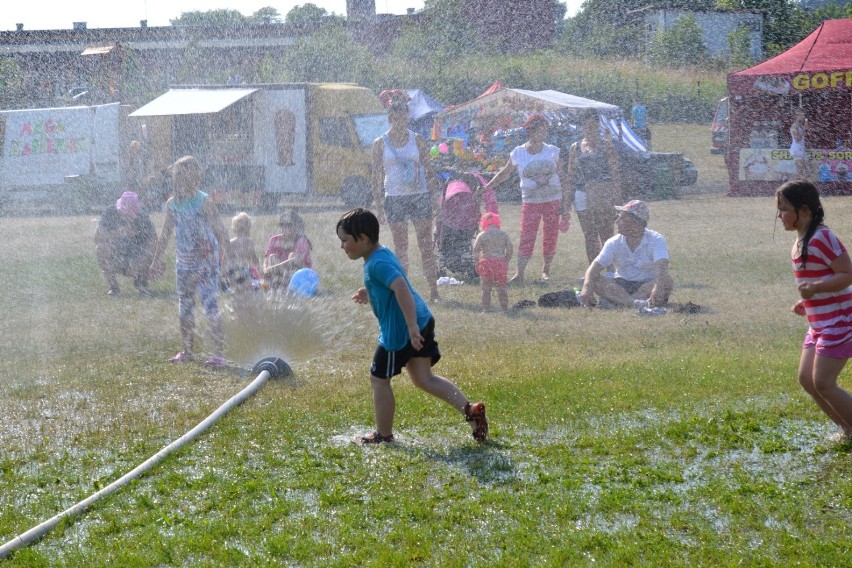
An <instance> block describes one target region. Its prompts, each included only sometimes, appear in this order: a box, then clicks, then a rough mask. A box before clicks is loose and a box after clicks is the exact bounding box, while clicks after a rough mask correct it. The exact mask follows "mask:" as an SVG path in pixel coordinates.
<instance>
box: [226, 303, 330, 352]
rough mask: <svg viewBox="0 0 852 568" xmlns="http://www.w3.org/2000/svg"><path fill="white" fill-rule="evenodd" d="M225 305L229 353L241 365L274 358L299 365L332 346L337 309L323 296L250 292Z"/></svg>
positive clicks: (227, 350)
mask: <svg viewBox="0 0 852 568" xmlns="http://www.w3.org/2000/svg"><path fill="white" fill-rule="evenodd" d="M223 304H224V305H223V309H222V316H223V317H222V321H223V327H224V330H225V354H226V356H227V357H228V359H231V360H233V361H236V362H237V363H240V364H251V362H253V361H257V360H259V359H261V358H263V357H268V356H273V355H280V356H282V357H284V358H285V359H286V360H287V361H289V362H291V363H298V362H303V361H306V360H308V359H310V358H311V357H313V356H315V355H317V354H318V353H320V352H322V351H323V350H325V349H327V348H328V347H329V346H330V345H331V344H332V336H333V330H334V329H335V326H334V325H332V323H333V322H334V321H335V317H334V312H335V308H334V307H332V306H331V305H330V304H331V303H330V301H328V299H327V298H323V297H322V296H319V297H310V298H306V297H303V296H300V295H294V294H279V293H275V292H269V293H266V292H247V293H238V294H232V295H230V296H228V297H227V299H225V301H224V302H223Z"/></svg>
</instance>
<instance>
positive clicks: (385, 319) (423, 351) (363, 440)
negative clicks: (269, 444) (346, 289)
mask: <svg viewBox="0 0 852 568" xmlns="http://www.w3.org/2000/svg"><path fill="white" fill-rule="evenodd" d="M336 230H337V237H338V238H339V239H340V248H342V249H343V250H344V252H345V253H346V256H348V257H349V258H350V259H352V260H357V259H359V258H362V259H364V287H363V288H359V289H358V291H357V292H356V293H355V294H354V295H353V296H352V299H353V300H355V302H356V303H358V304H366V303H369V304H370V306H371V307H372V309H373V314H375V316H376V319H377V320H378V322H379V332H380V333H379V345H378V347H377V348H376V353H375V355H374V356H373V364H372V366H371V367H370V386H371V388H372V390H373V410H374V413H375V419H376V431H375V432H373V433H372V434H367V435H364V436H357V437H356V438H355V441H356V442H357V443H359V444H379V443H382V442H393V415H394V408H395V399H394V394H393V389H392V388H391V384H390V379H391V378H392V377H394V376H396V375H398V374H400V373H401V372H402V369H403V368H404V369H405V370H406V371H408V375H409V376H410V377H411V381H412V382H413V383H414V386H416V387H417V388H420V389H423V390H424V391H426V392H428V393H429V394H431V395H432V396H435V397H437V398H440V399H441V400H443V401H445V402H446V403H448V404H450V405H452V406H454V407H455V408H456V409H457V410H458V411H459V412H461V413H462V414H463V415H464V417H465V420H467V421H468V422H470V423H471V426H472V428H473V437H474V439H475V440H476V441H477V442H484V441H485V439H486V438H487V436H488V420H487V419H486V418H485V404H483V403H481V402H476V403H473V404H471V402H470V401H469V400H468V399H467V397H465V395H464V394H462V392H461V391H460V390H459V388H458V387H457V386H456V385H454V384H453V383H452V382H450V381H449V380H447V379H445V378H444V377H441V376H439V375H435V374H433V373H432V366H433V365H434V364H435V363H437V362H438V360H439V359H440V358H441V353H440V351H439V350H438V342H437V341H436V340H435V318H433V317H432V312H431V311H430V310H429V306H428V305H427V304H426V302H425V301H424V300H423V298H421V297H420V295H419V294H418V293H417V291H415V290H414V288H413V287H412V286H411V283H410V282H409V281H408V277H407V276H406V275H405V271H404V270H403V268H402V265H401V264H400V262H399V260H398V259H397V258H396V256H395V255H394V254H393V252H391V251H390V250H389V249H387V248H385V247H383V246H382V245H381V244H380V243H379V220H378V219H377V218H376V216H375V215H374V214H373V213H372V212H370V211H368V210H366V209H353V210H352V211H349V212H347V213H344V214H343V216H342V217H341V218H340V220H339V221H338V222H337V229H336Z"/></svg>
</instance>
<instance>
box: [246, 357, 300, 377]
mask: <svg viewBox="0 0 852 568" xmlns="http://www.w3.org/2000/svg"><path fill="white" fill-rule="evenodd" d="M263 371H266V372H268V373H269V376H270V377H271V378H273V379H276V378H279V377H280V378H284V377H289V376H290V375H292V374H293V369H291V368H290V365H288V364H287V361H285V360H284V359H282V358H281V357H264V358H263V359H261V360H260V361H258V362H257V363H255V364H254V368H252V370H251V372H252V373H255V374H257V375H259V374H260V373H262V372H263Z"/></svg>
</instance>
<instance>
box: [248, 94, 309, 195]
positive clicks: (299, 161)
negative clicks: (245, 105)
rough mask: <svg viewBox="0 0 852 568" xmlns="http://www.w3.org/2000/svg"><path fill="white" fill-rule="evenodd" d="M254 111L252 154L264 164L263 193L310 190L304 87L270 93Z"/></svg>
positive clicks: (262, 97)
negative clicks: (264, 183)
mask: <svg viewBox="0 0 852 568" xmlns="http://www.w3.org/2000/svg"><path fill="white" fill-rule="evenodd" d="M260 94H261V96H258V97H257V101H256V103H255V104H256V105H257V106H256V107H255V110H256V112H255V120H254V128H255V136H254V139H255V154H256V155H257V156H260V157H261V159H262V162H263V164H264V172H265V177H266V192H268V193H301V194H305V193H307V192H308V188H310V187H311V186H312V183H311V179H312V177H311V176H312V171H311V164H310V160H309V158H308V147H307V140H308V137H307V120H306V116H307V104H306V96H307V94H306V90H305V88H304V87H301V86H296V87H293V88H283V89H269V90H265V91H263V92H262V93H260Z"/></svg>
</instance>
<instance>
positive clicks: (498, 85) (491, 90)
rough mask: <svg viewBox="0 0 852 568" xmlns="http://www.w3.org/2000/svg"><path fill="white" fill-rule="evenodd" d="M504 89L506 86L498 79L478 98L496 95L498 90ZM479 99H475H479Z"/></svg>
mask: <svg viewBox="0 0 852 568" xmlns="http://www.w3.org/2000/svg"><path fill="white" fill-rule="evenodd" d="M505 88H506V85H504V84H503V83H501V82H500V80H499V79H498V80H496V81H494V83H493V84H492V85H491V86H490V87H488V88H487V89H485V92H484V93H482V94H481V95H479V97H484V96H485V95H490V94H491V93H496V92H497V91H499V90H500V89H505ZM479 97H477V98H479Z"/></svg>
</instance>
